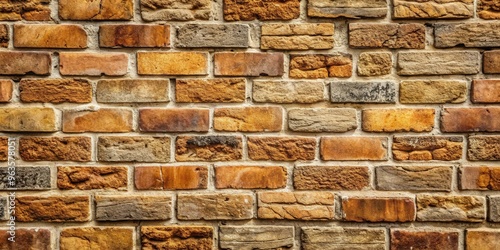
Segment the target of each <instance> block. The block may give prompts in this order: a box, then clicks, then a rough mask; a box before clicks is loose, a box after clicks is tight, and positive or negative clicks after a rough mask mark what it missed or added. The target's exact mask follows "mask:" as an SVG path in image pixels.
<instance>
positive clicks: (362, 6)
mask: <svg viewBox="0 0 500 250" xmlns="http://www.w3.org/2000/svg"><path fill="white" fill-rule="evenodd" d="M386 14H387V2H386V1H385V0H375V1H367V0H355V1H325V0H312V1H308V4H307V15H308V16H310V17H326V18H337V17H347V18H361V17H379V18H380V17H385V16H386Z"/></svg>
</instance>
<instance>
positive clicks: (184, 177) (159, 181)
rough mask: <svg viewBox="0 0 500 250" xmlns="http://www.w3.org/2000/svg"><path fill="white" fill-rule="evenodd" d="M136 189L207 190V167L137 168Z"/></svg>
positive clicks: (135, 176)
mask: <svg viewBox="0 0 500 250" xmlns="http://www.w3.org/2000/svg"><path fill="white" fill-rule="evenodd" d="M134 181H135V188H136V189H138V190H181V189H206V188H207V183H208V168H207V167H206V166H154V167H149V166H145V167H136V168H135V174H134Z"/></svg>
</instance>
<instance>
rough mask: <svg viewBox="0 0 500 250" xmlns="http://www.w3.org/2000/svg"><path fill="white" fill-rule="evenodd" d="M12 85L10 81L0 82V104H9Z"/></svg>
mask: <svg viewBox="0 0 500 250" xmlns="http://www.w3.org/2000/svg"><path fill="white" fill-rule="evenodd" d="M13 86H14V84H13V82H12V81H11V80H0V102H10V100H11V99H12V90H13V89H14V87H13Z"/></svg>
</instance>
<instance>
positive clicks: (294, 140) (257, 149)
mask: <svg viewBox="0 0 500 250" xmlns="http://www.w3.org/2000/svg"><path fill="white" fill-rule="evenodd" d="M315 152H316V139H315V138H310V137H284V136H283V137H276V136H271V137H263V136H251V137H248V157H250V159H252V160H273V161H296V160H314V156H315Z"/></svg>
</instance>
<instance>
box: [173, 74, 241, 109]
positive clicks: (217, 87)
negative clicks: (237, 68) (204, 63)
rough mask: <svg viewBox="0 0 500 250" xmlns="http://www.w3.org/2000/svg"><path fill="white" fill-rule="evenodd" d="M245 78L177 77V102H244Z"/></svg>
mask: <svg viewBox="0 0 500 250" xmlns="http://www.w3.org/2000/svg"><path fill="white" fill-rule="evenodd" d="M245 83H246V81H245V79H244V78H216V79H199V78H196V79H176V82H175V100H176V102H196V103H199V102H214V103H215V102H244V101H245Z"/></svg>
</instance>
